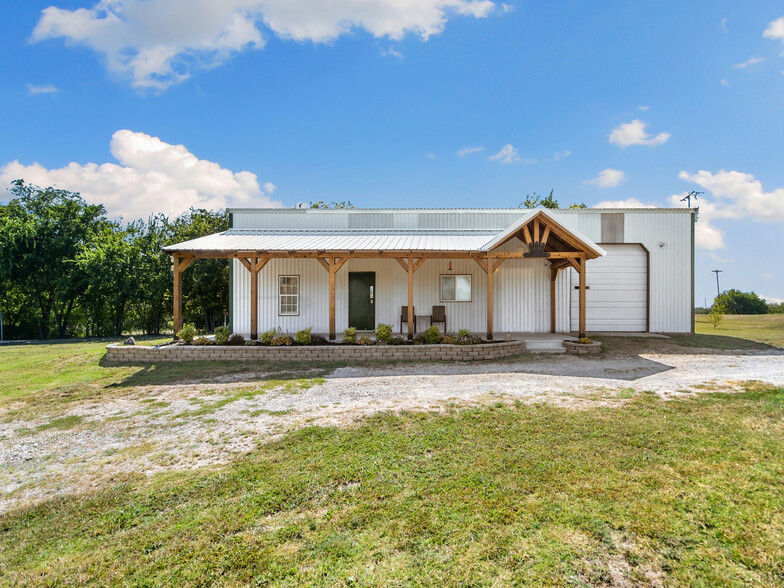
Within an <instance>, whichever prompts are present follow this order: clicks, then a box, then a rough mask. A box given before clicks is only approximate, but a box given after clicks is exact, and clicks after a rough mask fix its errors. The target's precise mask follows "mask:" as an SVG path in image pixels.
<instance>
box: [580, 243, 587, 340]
mask: <svg viewBox="0 0 784 588" xmlns="http://www.w3.org/2000/svg"><path fill="white" fill-rule="evenodd" d="M585 262H586V256H585V253H581V254H580V331H579V333H578V335H579V336H580V337H585V286H586V278H585V273H586V263H585Z"/></svg>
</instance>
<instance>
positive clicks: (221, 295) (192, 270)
mask: <svg viewBox="0 0 784 588" xmlns="http://www.w3.org/2000/svg"><path fill="white" fill-rule="evenodd" d="M171 225H172V232H171V235H170V237H169V242H168V243H167V244H168V245H170V244H172V243H178V242H181V241H187V240H190V239H196V238H198V237H204V236H205V235H210V234H212V233H219V232H221V231H225V230H227V229H228V228H229V214H228V212H227V211H226V210H219V211H214V210H204V209H198V210H197V209H193V208H192V209H191V210H190V211H188V212H186V213H185V214H183V215H181V216H179V217H177V218H176V219H175V220H174V221H173V222H172V223H171ZM168 280H169V287H171V273H170V272H169V274H168ZM182 283H183V318H184V320H185V321H186V322H191V323H194V324H196V325H197V326H200V327H203V328H205V329H207V330H208V331H212V330H214V328H215V327H216V326H219V325H221V324H222V323H223V310H224V309H226V308H228V306H229V260H227V259H199V260H197V261H196V262H195V263H192V264H191V265H190V266H189V267H188V269H186V270H185V272H184V273H183V276H182Z"/></svg>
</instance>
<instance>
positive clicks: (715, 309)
mask: <svg viewBox="0 0 784 588" xmlns="http://www.w3.org/2000/svg"><path fill="white" fill-rule="evenodd" d="M726 310H727V309H726V308H725V306H724V305H723V304H721V303H720V302H719V301H718V298H717V299H716V302H714V303H713V306H712V307H711V309H710V312H709V313H708V322H709V323H710V324H712V325H713V328H714V329H717V328H718V327H719V324H721V321H722V319H723V318H724V313H725V312H726Z"/></svg>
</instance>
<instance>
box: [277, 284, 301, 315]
mask: <svg viewBox="0 0 784 588" xmlns="http://www.w3.org/2000/svg"><path fill="white" fill-rule="evenodd" d="M284 278H296V284H297V291H296V293H294V294H289V293H286V294H284V293H283V292H281V288H282V287H283V284H282V281H283V279H284ZM299 292H300V278H299V276H295V275H285V276H278V316H299ZM292 297H293V298H294V300H295V301H296V304H297V310H296V312H283V299H284V298H286V299H290V298H292Z"/></svg>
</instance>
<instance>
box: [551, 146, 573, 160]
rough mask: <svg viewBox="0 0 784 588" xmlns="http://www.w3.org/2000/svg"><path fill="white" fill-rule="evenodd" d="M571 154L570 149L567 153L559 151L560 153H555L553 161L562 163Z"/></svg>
mask: <svg viewBox="0 0 784 588" xmlns="http://www.w3.org/2000/svg"><path fill="white" fill-rule="evenodd" d="M571 154H572V152H571V151H569V150H568V149H567V150H566V151H559V152H558V153H553V161H561V160H562V159H565V158H567V157H569V156H570V155H571Z"/></svg>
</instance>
